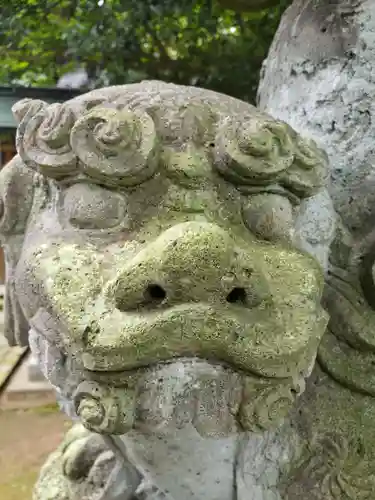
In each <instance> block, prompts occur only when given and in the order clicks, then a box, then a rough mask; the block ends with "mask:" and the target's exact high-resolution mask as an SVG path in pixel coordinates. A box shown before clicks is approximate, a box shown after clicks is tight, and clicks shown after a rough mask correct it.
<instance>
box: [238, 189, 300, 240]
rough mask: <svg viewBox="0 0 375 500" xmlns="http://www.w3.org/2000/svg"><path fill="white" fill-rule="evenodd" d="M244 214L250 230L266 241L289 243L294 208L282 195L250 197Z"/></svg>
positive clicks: (245, 203) (245, 204) (243, 210)
mask: <svg viewBox="0 0 375 500" xmlns="http://www.w3.org/2000/svg"><path fill="white" fill-rule="evenodd" d="M242 214H243V218H244V222H245V224H246V226H247V227H248V229H250V231H251V232H252V233H254V234H256V235H257V236H258V237H259V238H261V239H263V240H266V241H275V240H285V241H289V240H290V239H291V236H292V228H293V222H294V220H293V208H292V205H291V203H290V201H289V200H288V199H287V198H286V197H285V196H281V195H276V194H269V193H262V194H257V195H253V196H249V198H247V199H246V201H245V202H244V204H243V207H242Z"/></svg>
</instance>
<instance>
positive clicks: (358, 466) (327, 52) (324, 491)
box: [259, 0, 375, 500]
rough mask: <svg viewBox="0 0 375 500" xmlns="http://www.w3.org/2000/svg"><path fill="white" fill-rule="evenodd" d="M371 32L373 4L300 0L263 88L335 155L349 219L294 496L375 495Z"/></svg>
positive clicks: (344, 223)
mask: <svg viewBox="0 0 375 500" xmlns="http://www.w3.org/2000/svg"><path fill="white" fill-rule="evenodd" d="M374 32H375V4H374V3H373V2H370V1H366V0H362V1H358V0H348V1H339V2H312V1H309V0H295V1H294V2H293V5H292V6H291V7H290V8H289V9H288V10H287V11H286V13H285V16H284V18H283V20H282V22H281V24H280V28H279V30H278V33H277V35H276V37H275V40H274V43H273V46H272V48H271V51H270V54H269V56H268V59H267V61H266V63H265V67H264V79H263V82H262V84H261V86H260V92H259V101H260V105H261V107H262V108H263V109H265V110H267V111H268V112H270V113H272V115H273V116H275V117H277V118H279V119H281V120H285V121H287V122H288V123H289V124H290V125H291V126H292V127H294V128H295V129H296V130H298V131H299V132H301V133H304V134H307V135H308V136H309V137H311V138H313V139H314V140H315V141H317V143H318V144H319V145H320V146H322V147H324V149H325V150H326V151H327V153H328V155H329V157H330V168H331V180H332V181H331V182H330V183H329V185H328V188H329V192H330V195H331V198H332V200H333V204H334V207H335V209H336V211H337V212H338V214H339V216H340V219H339V221H338V224H337V231H336V235H335V238H334V241H333V243H332V246H331V254H330V262H329V267H328V275H327V280H326V288H325V292H324V300H323V303H324V306H325V308H326V309H327V310H328V311H329V314H330V322H329V325H328V329H327V333H326V334H325V335H324V337H323V339H322V342H321V344H320V347H319V352H318V365H317V366H316V368H315V370H314V373H313V375H312V378H311V379H310V380H309V383H308V385H307V390H306V392H305V393H304V395H303V397H302V398H301V399H300V400H299V401H300V408H299V411H300V412H301V415H300V416H299V418H298V420H299V422H300V433H301V435H303V436H309V439H308V440H307V442H308V443H309V445H308V446H307V447H306V449H305V452H304V457H303V460H302V461H301V462H299V463H297V464H296V466H295V467H296V474H295V475H294V476H292V477H291V478H288V480H287V483H288V485H287V487H286V493H285V497H286V498H287V499H289V498H291V499H294V498H299V496H298V495H300V496H303V498H304V499H307V500H318V499H319V500H320V499H324V500H325V499H327V498H328V499H342V498H348V499H351V500H354V499H355V500H357V499H372V498H373V497H374V489H375V454H374V442H375V425H374V422H375V400H374V395H375V391H374V389H375V386H374V380H375V379H374V373H375V372H374V366H375V356H374V345H375V338H374V331H375V311H374V306H375V299H374V297H375V293H374V292H375V287H374V261H375V251H374V250H375V239H374V206H375V205H374V193H375V184H374V161H373V158H374V141H373V138H374V132H375V129H374V123H375V121H374V107H373V99H372V95H373V93H374V78H373V66H374ZM306 485H307V488H306ZM305 490H306V492H305ZM302 491H303V494H302Z"/></svg>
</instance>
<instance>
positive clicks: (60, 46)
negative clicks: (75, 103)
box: [0, 0, 289, 101]
mask: <svg viewBox="0 0 375 500" xmlns="http://www.w3.org/2000/svg"><path fill="white" fill-rule="evenodd" d="M236 2H237V6H238V5H240V7H241V6H242V7H241V8H240V9H239V10H240V11H242V10H243V9H244V4H248V5H249V6H250V7H251V5H250V4H253V7H254V6H257V7H258V8H260V9H261V10H257V9H256V10H255V11H251V12H238V11H237V12H236V11H233V10H230V9H228V8H226V7H227V6H228V4H229V5H230V4H231V1H230V0H219V1H218V2H215V1H213V0H18V1H17V0H8V3H6V5H2V6H0V56H1V61H2V62H1V66H0V84H1V85H10V84H12V85H14V84H16V85H17V84H18V85H26V86H28V85H31V86H53V85H55V84H56V82H57V81H58V79H59V77H60V76H62V75H63V74H65V73H66V72H68V71H71V70H73V69H75V68H77V67H84V68H85V69H86V71H87V73H88V75H89V78H90V82H91V83H90V85H91V87H99V86H103V85H112V84H122V83H129V82H135V81H139V80H141V79H144V78H150V79H161V80H166V81H172V82H174V83H181V84H190V85H199V86H202V87H206V88H211V89H213V90H217V91H220V92H225V93H227V94H230V95H233V96H235V97H240V98H242V99H245V100H249V101H252V100H253V98H254V95H255V91H256V87H257V84H258V78H259V71H260V68H261V64H262V61H263V59H264V58H265V56H266V54H267V51H268V48H269V45H270V43H271V41H272V37H273V35H274V32H275V30H276V28H277V25H278V23H279V19H280V15H281V13H282V11H283V10H284V8H285V6H286V5H287V4H288V3H289V2H288V0H280V1H279V2H277V3H278V5H276V6H273V7H272V6H271V7H268V8H264V9H262V7H263V6H266V5H270V4H274V3H275V0H273V1H272V0H236ZM4 3H5V2H4ZM245 10H247V9H246V8H245Z"/></svg>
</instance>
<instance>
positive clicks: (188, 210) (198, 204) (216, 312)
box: [0, 82, 327, 434]
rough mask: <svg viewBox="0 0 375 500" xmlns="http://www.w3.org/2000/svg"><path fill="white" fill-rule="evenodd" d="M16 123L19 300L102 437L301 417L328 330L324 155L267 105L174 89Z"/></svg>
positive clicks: (53, 367) (13, 173)
mask: <svg viewBox="0 0 375 500" xmlns="http://www.w3.org/2000/svg"><path fill="white" fill-rule="evenodd" d="M14 113H15V116H16V117H17V119H18V120H19V122H20V124H19V128H18V134H17V148H18V153H19V156H18V157H16V158H15V159H14V160H13V162H12V163H11V164H9V165H8V166H7V167H6V168H5V169H4V170H3V172H2V173H1V174H0V175H1V176H2V178H1V197H2V198H1V200H2V205H3V212H2V214H3V219H2V221H1V225H0V231H1V234H2V239H3V242H4V246H5V249H6V251H7V252H8V254H9V256H10V257H9V259H8V260H9V266H8V267H9V290H10V291H11V296H12V297H13V300H10V302H11V303H12V304H13V307H14V304H16V305H17V307H18V308H19V310H20V312H19V316H21V315H22V316H23V317H24V318H26V320H27V322H28V323H29V325H30V334H29V335H30V343H31V346H32V348H33V349H34V350H35V351H37V352H38V353H39V355H40V359H41V362H42V364H43V366H44V369H45V372H46V374H47V376H48V377H49V378H50V380H51V381H52V383H54V385H55V386H56V387H57V388H60V390H61V391H62V392H63V393H64V391H65V393H66V394H65V395H68V396H67V397H72V398H73V399H74V405H75V411H76V412H77V413H78V415H79V416H80V417H81V419H82V420H83V422H84V423H85V425H86V426H87V427H89V428H91V429H94V430H98V431H99V432H109V433H123V432H126V431H127V430H128V429H131V428H132V427H133V426H139V425H149V426H153V425H161V424H162V423H165V422H167V421H168V422H171V421H173V422H174V424H175V425H181V426H182V425H185V423H186V422H188V423H189V424H191V423H193V424H194V425H195V426H196V428H197V429H198V430H199V432H201V433H202V434H210V433H215V432H216V431H218V430H219V431H222V432H224V433H227V432H231V431H233V430H238V429H254V428H256V429H259V428H262V429H263V428H267V427H269V426H270V425H273V423H274V422H276V421H278V420H279V419H280V418H281V417H283V416H284V415H285V413H286V412H287V411H288V410H289V408H290V406H291V405H292V404H293V402H294V399H295V397H296V396H297V395H298V394H299V393H300V392H301V391H302V390H303V384H304V379H305V377H306V376H308V375H309V373H310V371H311V368H312V365H313V363H314V360H315V356H316V351H317V347H318V344H319V341H320V339H321V336H322V334H323V332H324V329H325V327H326V322H327V319H326V315H325V313H324V312H323V310H322V308H321V306H320V299H321V294H322V287H323V276H322V270H321V267H320V265H319V263H318V262H317V260H316V259H315V258H314V256H312V255H309V254H308V252H306V251H304V250H303V248H305V247H304V244H303V238H302V237H301V234H300V233H299V231H298V227H301V226H303V224H301V220H302V219H301V217H303V216H305V215H306V209H303V207H304V206H305V205H304V204H305V201H306V199H308V198H309V197H311V196H313V195H316V194H317V193H318V192H319V191H320V190H321V189H322V186H323V185H324V182H325V180H326V175H327V168H326V167H327V165H326V161H327V160H326V157H325V155H324V153H323V152H321V151H320V150H319V149H317V147H316V146H315V145H314V143H312V142H310V141H306V140H304V139H302V138H301V137H300V136H299V135H297V134H296V133H295V132H294V131H293V130H292V129H291V128H290V127H289V126H287V125H286V124H285V123H282V122H278V121H275V120H274V119H272V118H271V117H270V116H267V115H265V114H263V113H260V112H259V111H257V110H256V109H255V108H253V107H252V106H250V105H249V104H246V103H244V102H241V101H238V100H235V99H232V98H230V97H227V96H224V95H220V94H217V93H214V92H210V91H207V90H203V89H197V88H191V87H183V86H176V85H172V84H165V83H162V82H142V83H140V84H134V85H127V86H123V87H112V88H107V89H102V90H98V91H94V92H91V93H89V94H86V95H84V96H81V97H78V98H76V99H73V100H71V101H68V102H66V103H64V104H54V105H47V104H45V103H44V102H42V101H32V100H25V101H21V102H20V103H19V104H18V105H17V106H16V107H15V109H14ZM11 220H13V221H19V224H18V225H17V224H16V223H15V224H13V226H12V224H10V221H11ZM14 248H16V249H17V251H15V250H14ZM19 337H20V335H19ZM21 337H22V335H21ZM69 363H71V365H69ZM67 365H69V366H73V365H74V366H76V371H75V376H76V378H75V379H74V377H73V379H74V380H75V382H72V381H71V384H70V385H69V384H68V385H69V388H68V389H69V390H68V389H66V386H67V383H66V380H67V378H69V377H68V375H67V368H66V366H67ZM59 369H60V372H59V371H58V370H59ZM64 369H65V372H64ZM73 371H74V370H73ZM64 373H65V375H64ZM64 384H65V385H64ZM69 391H70V392H69ZM73 393H74V394H73ZM73 396H74V397H73ZM160 408H162V409H160ZM213 416H215V418H212V417H213ZM208 417H210V418H208Z"/></svg>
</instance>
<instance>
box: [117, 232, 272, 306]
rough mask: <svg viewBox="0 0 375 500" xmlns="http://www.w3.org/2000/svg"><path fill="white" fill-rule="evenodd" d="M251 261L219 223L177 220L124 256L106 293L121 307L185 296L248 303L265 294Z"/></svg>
mask: <svg viewBox="0 0 375 500" xmlns="http://www.w3.org/2000/svg"><path fill="white" fill-rule="evenodd" d="M253 264H254V263H252V262H251V260H250V259H249V257H248V256H247V255H246V253H245V252H244V251H242V250H241V249H240V248H239V247H237V246H236V244H235V241H234V239H233V238H232V237H231V236H230V235H229V234H228V233H227V232H226V231H225V230H223V229H222V228H220V227H219V226H217V225H215V224H210V223H199V222H191V223H185V224H179V225H177V226H174V227H172V228H170V229H169V230H167V231H166V232H164V233H163V234H162V235H161V236H159V238H157V239H156V240H155V241H153V242H151V243H150V244H149V245H147V246H146V247H145V248H144V249H143V250H142V251H140V252H139V253H138V254H137V255H136V257H134V258H133V259H131V260H130V261H129V262H127V263H126V265H125V266H124V268H123V269H121V270H120V272H119V274H118V276H117V277H116V279H115V280H114V281H113V282H112V283H110V285H109V286H108V289H107V290H108V292H107V296H108V297H109V298H112V299H113V300H114V304H115V307H116V308H117V309H118V310H120V311H122V312H131V311H135V310H142V309H143V310H145V312H146V310H154V309H160V308H167V307H172V306H176V305H179V304H187V303H189V302H200V303H207V304H213V305H214V304H226V303H227V304H228V303H229V304H233V305H237V306H239V307H245V308H251V307H254V306H255V305H257V304H259V302H260V301H262V300H263V299H264V297H265V296H266V295H267V283H266V280H265V279H264V277H263V276H262V275H261V273H260V272H259V271H256V270H255V268H254V266H253Z"/></svg>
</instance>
